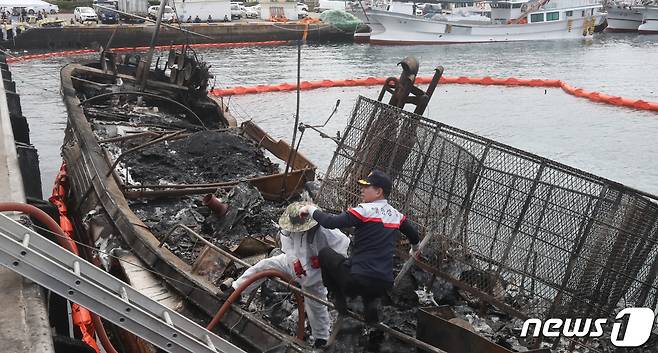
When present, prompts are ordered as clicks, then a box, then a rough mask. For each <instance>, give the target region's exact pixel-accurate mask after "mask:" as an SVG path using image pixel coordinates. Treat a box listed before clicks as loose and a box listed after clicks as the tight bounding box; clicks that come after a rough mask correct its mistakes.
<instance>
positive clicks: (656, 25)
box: [637, 4, 658, 34]
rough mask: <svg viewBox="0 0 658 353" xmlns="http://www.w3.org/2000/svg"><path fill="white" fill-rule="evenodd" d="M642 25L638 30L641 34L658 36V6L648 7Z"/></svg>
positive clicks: (644, 12)
mask: <svg viewBox="0 0 658 353" xmlns="http://www.w3.org/2000/svg"><path fill="white" fill-rule="evenodd" d="M643 15H644V16H643V18H642V24H641V25H640V26H639V27H638V28H637V30H638V32H640V33H641V34H658V4H656V5H651V6H646V7H645V8H644V11H643Z"/></svg>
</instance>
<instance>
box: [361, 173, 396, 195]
mask: <svg viewBox="0 0 658 353" xmlns="http://www.w3.org/2000/svg"><path fill="white" fill-rule="evenodd" d="M358 183H359V185H372V186H376V187H378V188H382V190H384V195H389V194H390V193H391V189H392V188H393V183H392V182H391V178H389V177H388V175H386V173H384V172H382V171H380V170H373V171H372V172H370V174H368V176H367V177H365V178H363V179H361V180H359V181H358Z"/></svg>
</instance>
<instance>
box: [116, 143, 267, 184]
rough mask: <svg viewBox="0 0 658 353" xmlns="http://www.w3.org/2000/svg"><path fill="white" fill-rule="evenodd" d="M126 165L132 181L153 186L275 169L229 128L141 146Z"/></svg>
mask: <svg viewBox="0 0 658 353" xmlns="http://www.w3.org/2000/svg"><path fill="white" fill-rule="evenodd" d="M136 146H137V144H136V143H131V144H129V145H128V146H127V148H133V147H136ZM126 166H127V167H128V170H129V171H130V174H131V177H132V179H133V181H134V182H138V183H141V184H155V185H159V184H174V183H175V184H200V183H210V182H224V181H233V180H238V179H243V178H250V177H255V176H261V175H269V174H272V173H275V172H277V171H278V166H277V165H276V164H274V163H272V162H271V161H270V159H269V158H267V157H266V156H265V154H264V152H263V150H262V149H260V148H258V146H256V145H255V144H254V143H252V142H250V141H248V140H247V139H245V138H244V137H242V136H240V135H238V134H236V133H234V132H230V131H201V132H197V133H194V134H192V135H189V136H188V137H185V138H183V139H180V140H174V141H167V142H165V143H162V144H157V145H154V146H151V147H150V148H145V149H142V150H140V151H138V152H136V153H135V154H134V155H132V156H131V157H129V158H127V159H126Z"/></svg>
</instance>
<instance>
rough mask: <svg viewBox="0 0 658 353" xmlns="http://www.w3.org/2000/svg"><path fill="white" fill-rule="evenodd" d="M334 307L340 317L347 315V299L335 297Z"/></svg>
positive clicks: (339, 296) (341, 296)
mask: <svg viewBox="0 0 658 353" xmlns="http://www.w3.org/2000/svg"><path fill="white" fill-rule="evenodd" d="M334 307H336V311H338V314H339V315H347V299H346V298H345V296H343V295H340V294H338V295H335V298H334Z"/></svg>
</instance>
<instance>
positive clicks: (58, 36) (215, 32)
mask: <svg viewBox="0 0 658 353" xmlns="http://www.w3.org/2000/svg"><path fill="white" fill-rule="evenodd" d="M181 27H182V28H183V29H186V30H188V31H192V32H195V33H200V34H202V35H204V36H207V37H210V38H205V37H201V36H195V35H193V34H189V33H185V32H183V31H180V30H178V29H174V28H167V27H162V28H161V30H160V35H159V38H158V42H157V45H170V44H186V43H190V44H193V43H229V42H261V41H273V40H298V39H302V38H305V39H306V40H308V41H313V42H319V41H352V40H353V38H354V33H353V32H351V31H342V30H340V29H338V28H336V27H334V26H331V25H329V24H326V23H312V24H304V23H300V22H286V23H272V22H265V21H250V22H231V23H184V24H181ZM154 30H155V26H154V25H153V24H150V23H145V24H119V25H88V26H85V25H72V26H71V25H67V26H64V27H59V28H31V29H27V30H25V31H23V32H21V33H20V34H18V36H16V38H15V39H13V40H11V39H10V40H8V41H5V42H2V43H1V44H2V45H3V46H5V47H7V48H10V49H16V50H18V49H31V50H41V51H45V50H55V49H57V50H62V49H82V48H92V49H95V48H98V47H99V46H100V45H103V46H106V45H107V43H108V41H109V39H110V37H112V36H113V35H114V38H113V39H112V44H111V45H112V47H133V46H147V45H148V44H149V41H150V40H151V37H152V35H153V31H154ZM113 33H114V34H113ZM0 42H1V41H0Z"/></svg>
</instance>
